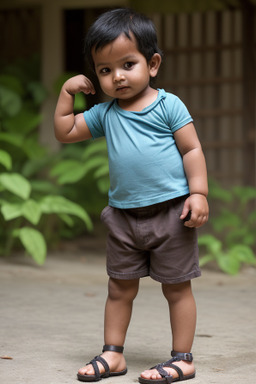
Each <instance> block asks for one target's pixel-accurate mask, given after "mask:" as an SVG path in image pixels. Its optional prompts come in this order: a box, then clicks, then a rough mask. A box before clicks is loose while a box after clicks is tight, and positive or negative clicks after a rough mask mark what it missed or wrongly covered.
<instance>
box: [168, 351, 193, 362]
mask: <svg viewBox="0 0 256 384" xmlns="http://www.w3.org/2000/svg"><path fill="white" fill-rule="evenodd" d="M171 356H172V357H173V358H174V359H175V360H185V361H190V362H192V361H193V355H192V353H181V352H175V351H172V352H171ZM175 360H173V361H175Z"/></svg>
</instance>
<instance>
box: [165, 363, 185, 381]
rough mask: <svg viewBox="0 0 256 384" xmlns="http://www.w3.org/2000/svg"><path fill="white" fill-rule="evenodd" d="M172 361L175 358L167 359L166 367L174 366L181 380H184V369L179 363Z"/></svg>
mask: <svg viewBox="0 0 256 384" xmlns="http://www.w3.org/2000/svg"><path fill="white" fill-rule="evenodd" d="M172 361H173V359H171V360H169V361H167V362H166V363H164V367H168V368H172V369H174V370H175V371H176V372H177V373H178V375H179V381H183V380H184V374H183V371H182V369H181V368H180V367H178V366H177V365H175V364H172Z"/></svg>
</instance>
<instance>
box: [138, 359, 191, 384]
mask: <svg viewBox="0 0 256 384" xmlns="http://www.w3.org/2000/svg"><path fill="white" fill-rule="evenodd" d="M171 356H172V359H171V360H168V361H166V362H165V363H162V364H157V365H156V366H155V367H152V368H150V369H156V370H157V371H158V372H159V374H160V375H161V376H162V379H158V380H157V379H156V380H155V379H154V380H153V379H152V380H151V379H144V378H143V377H139V382H140V383H141V384H170V383H173V382H175V381H183V380H189V379H193V378H194V377H195V376H196V373H195V372H194V373H192V374H191V375H186V376H185V375H184V374H183V372H182V369H180V368H179V367H177V365H175V364H173V363H174V362H175V361H181V360H184V361H190V362H192V361H193V356H192V353H180V352H175V351H172V352H171ZM164 367H168V368H173V369H175V371H176V372H177V373H178V375H179V377H177V378H175V379H174V378H173V376H172V375H170V374H169V373H168V372H167V371H166V370H165V369H164Z"/></svg>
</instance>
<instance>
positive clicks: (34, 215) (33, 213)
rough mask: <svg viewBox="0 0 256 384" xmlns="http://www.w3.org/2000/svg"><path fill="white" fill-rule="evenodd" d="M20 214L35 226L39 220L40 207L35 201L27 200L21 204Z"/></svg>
mask: <svg viewBox="0 0 256 384" xmlns="http://www.w3.org/2000/svg"><path fill="white" fill-rule="evenodd" d="M22 214H23V216H24V217H25V218H26V219H27V220H28V221H30V222H31V223H32V224H34V225H36V224H38V222H39V220H40V218H41V208H40V205H39V204H38V203H37V202H36V201H35V200H32V199H29V200H27V201H25V202H24V203H23V204H22Z"/></svg>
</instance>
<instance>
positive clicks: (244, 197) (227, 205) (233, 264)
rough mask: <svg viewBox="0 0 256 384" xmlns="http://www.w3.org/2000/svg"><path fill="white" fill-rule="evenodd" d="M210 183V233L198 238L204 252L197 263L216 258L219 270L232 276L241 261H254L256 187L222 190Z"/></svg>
mask: <svg viewBox="0 0 256 384" xmlns="http://www.w3.org/2000/svg"><path fill="white" fill-rule="evenodd" d="M209 184H210V185H209V187H210V188H209V190H210V194H209V201H210V205H211V206H212V207H214V212H213V213H211V216H210V220H209V223H210V225H211V227H212V232H213V234H211V235H209V234H205V235H201V236H200V237H199V246H200V247H201V248H202V250H203V251H204V256H202V257H201V258H200V265H201V266H203V265H205V264H207V263H209V262H211V261H215V262H217V264H218V266H219V268H220V269H221V270H222V271H224V272H226V273H228V274H231V275H235V274H237V273H238V272H239V270H240V268H241V265H242V264H243V263H244V264H251V265H255V263H256V258H255V246H256V238H255V228H256V205H255V203H256V188H254V187H251V186H235V187H232V188H230V189H224V188H222V187H221V186H220V185H219V184H218V183H217V182H215V181H213V180H210V182H209Z"/></svg>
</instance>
